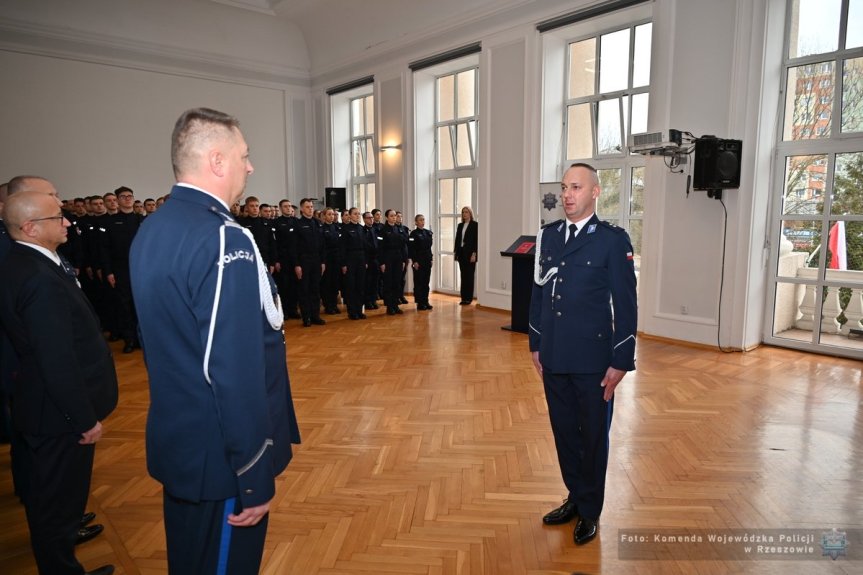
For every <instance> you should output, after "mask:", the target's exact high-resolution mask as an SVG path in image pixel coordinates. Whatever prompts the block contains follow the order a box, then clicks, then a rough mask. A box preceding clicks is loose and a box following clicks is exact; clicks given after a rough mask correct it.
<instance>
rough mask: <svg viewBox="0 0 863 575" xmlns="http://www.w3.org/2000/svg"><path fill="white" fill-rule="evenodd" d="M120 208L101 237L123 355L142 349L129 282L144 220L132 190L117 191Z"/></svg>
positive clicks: (102, 265) (106, 280)
mask: <svg viewBox="0 0 863 575" xmlns="http://www.w3.org/2000/svg"><path fill="white" fill-rule="evenodd" d="M114 194H116V197H117V202H118V209H117V213H116V214H113V215H109V216H108V218H107V221H106V222H105V234H103V237H102V240H103V241H102V257H101V268H102V277H103V279H104V281H105V282H106V284H107V290H108V294H109V302H110V305H111V307H112V308H113V310H114V314H115V317H116V319H117V330H118V331H119V333H118V334H114V335H115V336H116V335H119V336H120V337H121V338H122V339H123V341H124V344H125V345H124V346H123V353H132V352H133V351H134V350H136V349H138V348H140V347H141V346H140V344H139V343H138V316H137V315H136V314H135V304H134V302H133V300H132V284H131V283H130V281H129V249H130V248H131V247H132V240H134V239H135V234H137V233H138V228H139V227H140V226H141V222H143V221H144V217H143V216H141V215H140V214H136V213H135V211H134V203H135V194H134V192H133V191H132V189H131V188H127V187H126V186H121V187H119V188H117V189H116V190H114Z"/></svg>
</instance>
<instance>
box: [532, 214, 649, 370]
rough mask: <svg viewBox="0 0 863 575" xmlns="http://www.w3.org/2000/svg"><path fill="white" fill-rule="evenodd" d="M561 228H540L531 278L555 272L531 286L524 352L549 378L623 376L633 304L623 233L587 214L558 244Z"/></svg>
mask: <svg viewBox="0 0 863 575" xmlns="http://www.w3.org/2000/svg"><path fill="white" fill-rule="evenodd" d="M567 224H568V222H566V221H565V220H558V221H556V222H552V223H551V224H548V225H546V226H545V227H543V229H542V230H541V231H540V234H541V237H539V238H538V242H537V243H538V246H537V247H538V248H539V251H538V252H537V256H536V264H538V265H539V267H540V273H539V275H540V277H544V276H545V275H546V273H547V272H548V271H549V270H550V269H551V268H553V267H556V268H557V273H556V274H554V275H553V276H552V277H551V278H550V279H549V280H548V282H547V283H546V284H545V285H539V284H537V283H536V282H534V284H533V292H532V294H531V298H530V319H529V327H530V329H529V336H530V351H539V361H540V363H541V364H542V367H543V369H544V370H548V371H549V372H550V373H600V372H605V371H606V370H607V369H608V367H609V366H611V367H614V368H616V369H620V370H624V371H631V370H633V369H635V331H636V324H637V304H636V291H635V266H634V262H633V256H632V244H631V243H630V242H629V236H628V235H627V233H626V231H625V230H624V229H623V228H618V227H616V226H613V225H611V224H609V223H607V222H601V221H599V219H598V218H597V217H596V215H594V216H593V217H592V218H591V219H590V220H588V222H587V224H586V225H585V226H584V228H585V229H582V230H580V231H579V232H578V235H577V236H576V237H575V238H574V239H573V240H572V241H571V242H570V243H569V245H565V232H566V227H567ZM612 302H613V303H614V310H613V312H612V305H611V304H612Z"/></svg>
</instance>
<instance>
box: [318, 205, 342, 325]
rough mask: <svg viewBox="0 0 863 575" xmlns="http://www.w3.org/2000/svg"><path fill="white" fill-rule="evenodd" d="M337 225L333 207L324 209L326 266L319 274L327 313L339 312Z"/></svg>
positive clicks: (322, 299)
mask: <svg viewBox="0 0 863 575" xmlns="http://www.w3.org/2000/svg"><path fill="white" fill-rule="evenodd" d="M339 226H340V224H337V223H336V212H335V210H333V208H326V209H325V210H324V223H323V225H322V226H321V229H322V230H323V233H324V249H325V250H326V259H325V260H324V262H325V263H326V268H325V269H324V272H323V274H322V275H321V301H323V303H324V312H325V313H327V314H329V315H336V314H338V313H339V304H338V301H339V300H338V298H339V283H340V281H341V263H340V262H339Z"/></svg>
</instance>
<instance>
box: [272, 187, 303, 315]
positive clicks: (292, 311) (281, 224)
mask: <svg viewBox="0 0 863 575" xmlns="http://www.w3.org/2000/svg"><path fill="white" fill-rule="evenodd" d="M279 213H280V215H279V217H277V218H276V220H275V223H274V225H275V230H276V254H277V255H278V260H277V261H278V271H277V272H276V274H275V277H276V284H277V285H278V286H279V296H280V297H281V298H282V309H284V310H285V317H286V318H289V319H300V317H302V316H300V314H299V312H297V276H296V274H295V273H294V269H293V267H292V266H291V252H292V251H293V248H292V246H291V241H293V238H294V236H293V234H292V233H291V232H293V231H294V226H296V225H297V218H295V217H294V207H293V206H292V205H291V202H290V201H288V200H282V201H281V202H279Z"/></svg>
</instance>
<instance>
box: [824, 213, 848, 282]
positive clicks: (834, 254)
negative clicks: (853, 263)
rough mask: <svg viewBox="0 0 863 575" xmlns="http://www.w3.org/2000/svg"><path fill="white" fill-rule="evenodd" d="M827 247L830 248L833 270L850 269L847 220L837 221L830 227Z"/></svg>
mask: <svg viewBox="0 0 863 575" xmlns="http://www.w3.org/2000/svg"><path fill="white" fill-rule="evenodd" d="M827 247H828V248H829V249H830V265H829V266H827V267H829V268H830V269H831V270H844V269H848V253H847V252H846V251H845V222H843V221H841V220H840V221H837V222H835V223H834V224H833V225H832V226H831V227H830V232H829V234H828V236H827Z"/></svg>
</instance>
